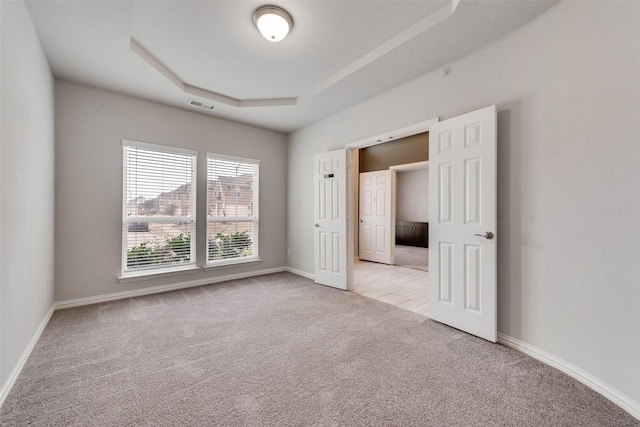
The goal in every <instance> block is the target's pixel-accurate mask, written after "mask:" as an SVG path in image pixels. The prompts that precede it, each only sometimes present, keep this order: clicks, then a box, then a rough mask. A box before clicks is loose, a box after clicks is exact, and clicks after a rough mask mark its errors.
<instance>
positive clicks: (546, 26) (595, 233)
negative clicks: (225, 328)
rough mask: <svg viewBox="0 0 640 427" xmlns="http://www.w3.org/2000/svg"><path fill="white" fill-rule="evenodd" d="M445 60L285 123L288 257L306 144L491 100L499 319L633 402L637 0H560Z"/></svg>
mask: <svg viewBox="0 0 640 427" xmlns="http://www.w3.org/2000/svg"><path fill="white" fill-rule="evenodd" d="M447 65H448V64H447ZM450 65H451V66H452V74H451V75H450V76H448V77H443V76H442V71H441V70H435V71H433V72H432V73H429V74H425V75H423V76H421V77H419V78H417V79H415V80H412V81H409V82H407V83H405V84H403V85H400V86H397V87H395V88H393V89H391V90H389V91H387V92H384V93H382V94H380V95H379V96H376V97H374V98H372V99H370V100H367V101H365V102H363V103H361V104H359V105H357V106H354V107H352V108H350V109H348V110H345V111H343V112H340V113H337V114H335V115H333V116H330V117H328V118H326V119H324V120H321V121H319V122H317V123H314V124H313V125H310V126H308V127H306V128H303V129H300V130H298V131H296V132H295V133H293V134H291V135H290V138H289V191H288V200H289V202H288V212H289V214H288V247H289V248H291V256H290V257H289V265H290V266H291V267H293V268H296V269H299V270H302V271H304V272H308V273H313V259H314V257H313V245H311V244H310V243H309V242H313V226H312V224H313V199H312V197H313V196H312V195H313V177H312V174H311V173H310V171H311V170H312V169H313V155H314V154H315V153H320V152H324V151H328V150H332V149H336V148H340V147H343V146H344V144H345V143H349V142H352V141H358V140H361V139H363V138H366V137H370V136H373V135H377V134H381V133H383V132H387V131H391V130H394V129H398V128H401V127H403V126H408V125H411V124H413V123H418V122H421V121H424V120H428V119H431V118H433V117H437V116H439V117H440V118H443V119H446V118H449V117H453V116H457V115H459V114H463V113H466V112H469V111H473V110H476V109H479V108H482V107H485V106H487V105H492V104H497V109H498V233H497V235H498V239H499V242H498V257H499V258H498V330H499V332H501V333H504V334H507V335H509V336H511V337H514V338H517V339H519V340H522V341H524V342H525V343H527V344H530V345H532V346H535V347H537V348H539V349H542V350H543V351H545V352H547V353H550V354H551V355H553V356H555V357H556V358H559V359H562V360H564V361H566V362H568V363H570V364H572V365H574V366H576V367H577V368H578V369H581V370H582V371H584V372H586V373H587V374H588V375H591V376H594V377H595V378H598V379H599V380H600V381H602V382H603V383H604V384H606V385H607V386H608V387H610V389H611V390H613V391H614V392H619V393H620V395H621V396H623V397H626V398H627V399H628V400H629V402H631V403H632V404H633V405H635V407H636V408H638V407H640V406H639V405H640V383H639V382H638V375H637V373H638V372H640V339H638V331H639V330H640V310H638V301H640V286H639V285H638V284H639V283H640V262H638V254H640V227H639V226H638V218H640V197H638V184H639V183H640V180H639V172H638V171H640V143H638V135H640V112H639V110H638V108H639V107H638V106H639V105H640V79H639V78H638V76H640V3H638V2H561V3H559V4H558V5H556V6H554V7H553V8H551V9H550V10H549V11H548V12H546V13H545V14H543V15H542V16H540V17H538V18H537V19H535V20H534V21H532V22H530V23H529V24H527V25H525V26H524V27H522V28H521V29H519V30H517V31H515V32H514V33H512V34H510V35H508V36H506V37H504V38H503V39H501V40H498V41H496V42H495V43H493V44H491V45H490V46H488V47H486V48H484V49H481V50H478V51H476V52H474V53H472V54H470V55H468V56H466V57H463V58H461V59H459V60H457V61H455V62H453V63H452V64H450Z"/></svg>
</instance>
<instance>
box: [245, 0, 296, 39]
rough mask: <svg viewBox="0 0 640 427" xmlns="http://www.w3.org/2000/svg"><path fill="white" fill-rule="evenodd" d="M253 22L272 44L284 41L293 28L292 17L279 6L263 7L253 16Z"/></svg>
mask: <svg viewBox="0 0 640 427" xmlns="http://www.w3.org/2000/svg"><path fill="white" fill-rule="evenodd" d="M253 22H254V24H255V25H256V28H258V31H260V34H262V35H263V36H264V38H265V39H267V40H269V41H270V42H279V41H280V40H282V39H284V38H285V37H286V36H287V34H289V31H290V30H291V27H293V19H291V15H289V13H288V12H287V11H286V10H284V9H282V8H279V7H277V6H262V7H261V8H259V9H258V10H256V13H254V14H253Z"/></svg>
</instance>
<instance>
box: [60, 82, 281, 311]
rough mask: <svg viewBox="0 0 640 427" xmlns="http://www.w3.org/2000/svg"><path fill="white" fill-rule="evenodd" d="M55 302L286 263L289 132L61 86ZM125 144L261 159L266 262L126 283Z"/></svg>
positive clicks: (201, 208) (201, 165)
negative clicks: (123, 273) (123, 238)
mask: <svg viewBox="0 0 640 427" xmlns="http://www.w3.org/2000/svg"><path fill="white" fill-rule="evenodd" d="M55 89H56V159H57V168H56V233H57V238H56V301H66V300H70V299H76V298H83V297H91V296H98V295H105V294H110V293H115V292H121V291H128V290H137V289H141V288H146V287H151V286H159V285H166V284H173V283H178V282H183V281H191V280H199V279H205V278H209V277H216V276H221V275H230V274H237V273H243V272H251V271H257V270H264V269H270V268H277V267H283V266H285V265H286V258H285V253H286V251H285V248H286V246H285V244H286V226H285V220H284V218H285V215H286V188H287V181H286V178H287V167H286V161H287V153H286V137H285V135H283V134H280V133H276V132H271V131H266V130H262V129H258V128H255V127H252V126H247V125H242V124H238V123H234V122H230V121H227V120H222V119H217V118H214V117H210V116H206V115H203V114H196V113H192V112H188V111H184V110H179V109H175V108H171V107H167V106H163V105H159V104H155V103H151V102H147V101H142V100H138V99H135V98H130V97H127V96H123V95H119V94H115V93H111V92H105V91H101V90H98V89H92V88H88V87H85V86H80V85H76V84H72V83H67V82H56V86H55ZM122 139H131V140H136V141H143V142H149V143H153V144H163V145H172V146H177V147H184V148H189V149H193V150H197V151H198V152H199V160H198V178H199V179H198V182H199V183H204V182H206V152H207V151H209V152H215V153H222V154H228V155H234V156H241V157H250V158H254V159H259V160H260V161H261V163H260V213H259V214H260V235H259V245H260V248H259V252H260V257H261V258H262V263H261V264H258V265H251V266H237V267H230V268H221V269H218V270H215V271H209V272H199V273H197V274H186V275H183V276H172V277H164V278H161V279H149V280H144V281H139V282H132V283H122V284H121V283H119V282H118V279H117V278H118V276H119V274H120V270H121V250H122V249H121V235H122V221H121V218H122V213H121V212H122V211H121V209H122V142H121V140H122ZM205 194H206V187H205V186H204V185H200V186H199V188H198V196H199V202H198V213H199V214H201V215H200V217H199V219H198V228H197V230H198V233H197V236H198V238H199V241H198V243H197V246H198V262H199V264H200V265H201V264H202V263H203V262H204V255H205V249H204V242H205V240H204V237H203V236H204V226H205V222H204V220H205V216H204V213H205V209H206V208H205V204H204V200H205V199H204V198H205Z"/></svg>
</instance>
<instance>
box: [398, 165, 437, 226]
mask: <svg viewBox="0 0 640 427" xmlns="http://www.w3.org/2000/svg"><path fill="white" fill-rule="evenodd" d="M396 219H397V220H401V221H415V222H429V169H419V170H414V171H407V172H398V173H397V174H396Z"/></svg>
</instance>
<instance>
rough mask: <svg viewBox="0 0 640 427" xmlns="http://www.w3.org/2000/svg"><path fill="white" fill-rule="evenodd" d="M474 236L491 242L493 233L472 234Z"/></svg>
mask: <svg viewBox="0 0 640 427" xmlns="http://www.w3.org/2000/svg"><path fill="white" fill-rule="evenodd" d="M474 236H479V237H484V238H485V239H487V240H491V239H493V233H492V232H490V231H487V232H486V233H484V234H474Z"/></svg>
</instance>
